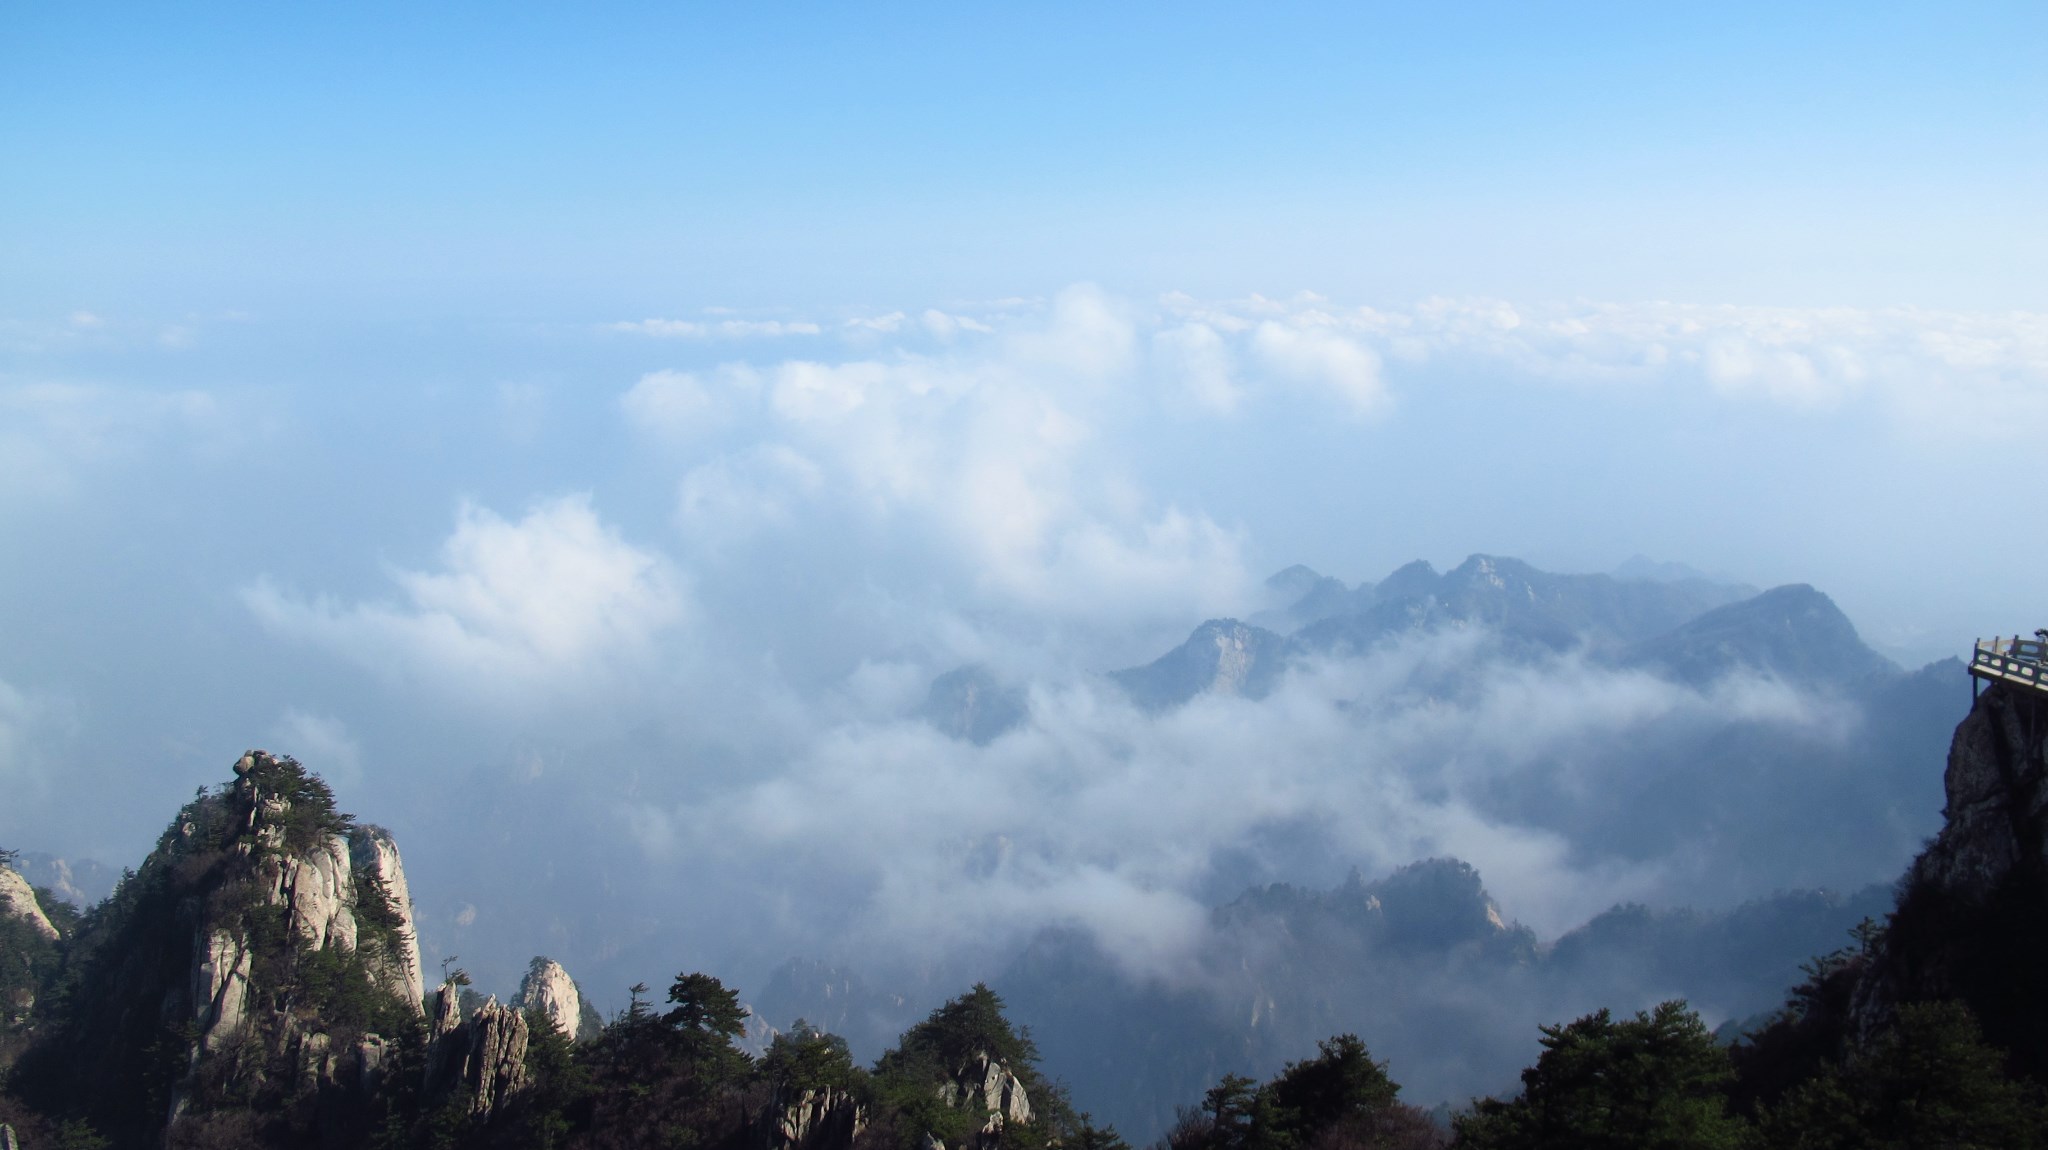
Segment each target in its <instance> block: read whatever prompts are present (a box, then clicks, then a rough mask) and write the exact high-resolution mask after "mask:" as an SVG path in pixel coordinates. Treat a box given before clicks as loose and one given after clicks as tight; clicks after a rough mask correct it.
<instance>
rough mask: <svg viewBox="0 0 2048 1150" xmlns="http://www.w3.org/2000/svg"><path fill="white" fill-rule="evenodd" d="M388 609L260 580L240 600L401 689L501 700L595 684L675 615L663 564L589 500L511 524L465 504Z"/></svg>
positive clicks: (282, 628)
mask: <svg viewBox="0 0 2048 1150" xmlns="http://www.w3.org/2000/svg"><path fill="white" fill-rule="evenodd" d="M392 578H393V579H394V581H396V582H397V584H398V585H399V588H400V590H401V591H402V593H403V595H402V598H401V599H400V600H399V601H398V602H378V603H360V604H355V605H351V606H344V605H341V604H338V603H335V602H333V601H331V600H328V599H324V598H322V599H315V600H304V599H300V598H298V597H296V596H293V595H291V594H289V593H287V592H285V591H282V590H280V589H279V588H277V587H276V586H275V585H274V584H272V583H271V582H270V581H269V580H268V579H267V578H265V579H259V580H258V581H257V582H255V583H252V584H250V585H248V586H246V587H244V588H243V589H242V599H243V602H244V603H245V604H246V605H247V606H248V607H249V609H250V610H251V611H253V612H254V613H255V614H256V616H257V618H258V619H260V620H261V621H262V622H263V624H264V625H265V626H266V627H268V628H270V629H271V630H272V631H273V632H275V633H277V634H279V635H281V636H284V637H287V638H293V639H298V640H302V641H305V642H310V643H315V644H317V645H320V646H323V647H326V648H328V649H330V650H332V651H334V652H335V653H337V654H340V655H342V656H344V657H346V658H349V659H352V660H354V661H356V662H359V663H361V664H363V665H364V666H366V667H369V668H371V669H372V670H376V671H380V672H383V673H387V674H390V675H392V676H395V677H398V678H401V679H403V680H405V681H408V682H415V683H419V684H424V685H428V686H431V687H434V688H437V689H442V690H447V691H452V692H454V693H457V694H469V695H474V696H479V697H485V698H495V699H497V700H499V701H509V700H511V699H514V698H518V699H522V700H524V699H534V698H536V697H537V696H538V695H539V694H540V693H542V692H544V691H546V690H549V689H564V688H567V687H569V686H571V685H574V686H576V687H577V689H579V690H602V689H603V688H605V687H607V686H611V685H612V680H613V678H614V675H613V674H612V673H613V672H615V671H617V670H620V669H621V668H622V667H623V666H626V665H632V664H637V663H641V662H644V660H645V658H646V657H647V656H648V654H649V652H650V649H651V640H652V638H653V637H654V636H655V635H656V634H658V633H659V632H661V631H662V630H664V629H666V628H668V627H671V626H673V625H675V624H676V623H678V622H680V621H681V619H682V618H683V615H684V598H683V594H682V590H681V581H680V579H679V577H678V576H677V574H676V572H675V571H674V570H673V569H672V567H671V566H670V564H669V563H668V562H667V561H666V560H664V559H663V558H661V557H660V556H659V555H656V554H654V553H652V552H649V551H644V550H641V549H640V548H637V547H634V546H633V545H631V544H629V543H627V542H625V541H624V540H623V539H621V538H620V537H619V535H618V533H617V532H616V531H614V530H612V529H611V528H609V527H607V526H605V525H604V524H603V523H602V522H600V521H599V519H598V517H597V514H596V512H595V511H593V510H592V508H591V506H590V501H589V499H588V498H586V497H583V496H570V497H566V498H561V499H555V500H551V501H548V502H545V503H541V504H539V505H537V506H535V507H534V508H533V509H532V510H531V511H530V512H528V513H527V515H526V516H525V517H524V518H522V519H520V520H518V521H517V522H512V521H507V520H505V519H502V518H500V517H499V516H497V515H496V514H494V513H492V512H491V511H489V510H487V509H484V508H479V507H474V506H469V505H465V506H464V507H463V508H462V510H461V513H460V515H459V516H458V517H457V522H456V527H455V531H454V533H453V534H452V535H450V536H449V537H448V539H447V541H446V542H445V543H444V544H443V545H442V548H441V568H440V569H439V570H436V571H396V572H394V573H393V576H392Z"/></svg>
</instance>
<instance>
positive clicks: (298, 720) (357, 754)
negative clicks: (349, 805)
mask: <svg viewBox="0 0 2048 1150" xmlns="http://www.w3.org/2000/svg"><path fill="white" fill-rule="evenodd" d="M270 733H271V737H272V738H274V739H275V740H277V741H276V743H275V745H274V749H275V750H277V751H278V752H279V753H281V754H287V755H290V756H292V757H293V758H295V759H297V760H299V761H300V762H301V763H304V764H305V765H306V766H307V767H309V768H310V769H312V770H314V771H317V772H319V774H320V775H321V776H322V777H323V778H325V779H327V781H328V782H330V783H333V784H335V785H338V786H354V785H356V784H358V783H361V782H362V781H363V750H362V747H361V746H360V745H358V744H357V742H356V740H355V738H354V737H353V736H351V735H350V734H349V731H348V727H347V725H346V724H344V723H343V722H342V721H341V720H340V719H336V718H333V717H332V716H329V715H321V714H317V713H315V712H312V711H302V710H300V709H299V708H297V707H289V708H286V710H285V712H284V714H282V715H279V716H278V719H277V722H275V723H273V724H271V727H270Z"/></svg>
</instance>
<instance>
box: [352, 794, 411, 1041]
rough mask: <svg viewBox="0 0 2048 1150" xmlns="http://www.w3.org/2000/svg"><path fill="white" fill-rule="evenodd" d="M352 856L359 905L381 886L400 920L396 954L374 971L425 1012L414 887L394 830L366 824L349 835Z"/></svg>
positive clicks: (394, 932)
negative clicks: (372, 889)
mask: <svg viewBox="0 0 2048 1150" xmlns="http://www.w3.org/2000/svg"><path fill="white" fill-rule="evenodd" d="M348 853H349V862H350V864H351V865H352V866H354V868H355V872H356V876H357V880H356V881H357V888H358V899H357V901H358V903H359V904H360V902H361V891H362V889H363V888H364V887H365V886H377V887H380V888H381V893H382V894H383V896H384V898H385V901H386V903H387V904H388V910H389V912H390V913H391V914H392V915H394V916H395V917H396V922H395V924H393V925H392V927H391V934H392V935H393V936H394V937H395V938H396V940H397V946H396V948H395V953H385V954H382V955H379V956H378V959H377V962H375V963H373V964H372V968H371V969H372V972H373V973H374V974H376V975H377V976H378V978H379V979H380V981H381V982H382V983H383V984H384V986H385V988H386V989H387V990H389V991H391V993H393V994H395V995H397V996H398V997H400V998H402V999H404V1000H405V1001H406V1002H408V1003H410V1004H412V1007H413V1009H414V1010H415V1011H424V1009H425V1006H424V1004H425V1001H426V997H427V986H426V980H425V978H424V976H423V971H422V969H421V967H420V942H419V932H418V930H417V928H416V927H415V926H414V924H413V916H412V888H411V887H410V886H408V885H407V884H406V881H405V864H404V863H403V862H402V861H400V859H399V857H398V844H397V843H396V842H394V841H393V840H392V838H391V832H390V831H387V830H385V829H384V828H383V827H379V826H370V825H368V824H364V825H360V826H357V827H356V828H355V829H354V830H352V831H350V832H349V836H348Z"/></svg>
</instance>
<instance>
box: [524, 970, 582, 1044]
mask: <svg viewBox="0 0 2048 1150" xmlns="http://www.w3.org/2000/svg"><path fill="white" fill-rule="evenodd" d="M512 1005H513V1007H514V1008H516V1009H518V1010H520V1011H522V1012H524V1011H529V1010H538V1011H540V1012H541V1013H542V1014H545V1015H547V1017H548V1021H550V1022H552V1023H554V1024H555V1029H556V1030H559V1031H561V1032H562V1034H563V1036H564V1037H566V1038H569V1039H571V1040H573V1041H576V1042H588V1041H590V1040H591V1039H593V1038H595V1037H597V1032H598V1031H599V1030H600V1029H602V1028H603V1026H604V1022H603V1020H602V1019H601V1018H599V1017H598V1013H597V1008H596V1007H594V1006H592V1005H590V1002H589V1000H588V999H586V998H584V997H583V988H582V987H580V986H578V985H576V980H575V979H573V978H570V977H569V972H568V971H567V970H565V969H563V968H562V964H561V963H559V962H556V961H555V960H554V959H552V958H548V957H546V956H543V955H535V956H534V959H533V962H532V963H531V964H529V965H528V966H527V968H526V977H524V978H522V979H520V980H519V994H518V995H517V996H516V997H515V998H514V999H513V1000H512Z"/></svg>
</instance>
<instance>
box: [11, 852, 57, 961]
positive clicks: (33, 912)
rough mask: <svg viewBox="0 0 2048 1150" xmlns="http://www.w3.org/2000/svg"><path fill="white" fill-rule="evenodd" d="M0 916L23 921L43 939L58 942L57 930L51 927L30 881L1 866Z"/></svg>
mask: <svg viewBox="0 0 2048 1150" xmlns="http://www.w3.org/2000/svg"><path fill="white" fill-rule="evenodd" d="M0 915H6V916H8V917H9V918H18V919H23V920H25V921H26V922H27V923H28V926H29V929H30V930H33V931H35V932H36V933H37V934H39V935H41V936H42V937H43V938H45V939H48V940H50V941H52V942H54V941H56V938H57V928H56V927H54V926H52V925H50V918H49V916H48V915H46V914H44V913H43V907H42V904H41V903H39V902H37V901H36V892H35V890H34V889H33V888H32V887H30V886H29V885H28V880H27V879H25V878H22V877H21V876H20V875H18V874H16V873H14V872H13V871H11V870H9V869H8V868H6V867H4V866H0Z"/></svg>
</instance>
